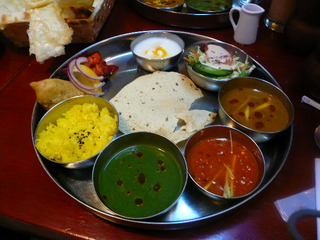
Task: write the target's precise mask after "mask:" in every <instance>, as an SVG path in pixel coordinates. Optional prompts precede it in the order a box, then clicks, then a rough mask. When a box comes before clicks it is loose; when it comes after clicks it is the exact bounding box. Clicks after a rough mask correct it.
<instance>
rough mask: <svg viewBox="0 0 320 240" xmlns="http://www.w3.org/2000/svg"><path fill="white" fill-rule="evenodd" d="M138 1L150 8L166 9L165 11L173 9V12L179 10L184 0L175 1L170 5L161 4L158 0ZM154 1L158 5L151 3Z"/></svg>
mask: <svg viewBox="0 0 320 240" xmlns="http://www.w3.org/2000/svg"><path fill="white" fill-rule="evenodd" d="M138 1H139V2H141V3H142V4H143V5H147V6H149V7H152V8H156V9H160V10H166V11H173V12H180V11H181V10H182V7H183V4H184V0H180V1H176V4H175V5H172V6H166V5H163V6H161V4H160V3H159V1H146V2H145V1H143V0H138ZM154 2H157V3H158V4H160V5H156V4H152V3H154Z"/></svg>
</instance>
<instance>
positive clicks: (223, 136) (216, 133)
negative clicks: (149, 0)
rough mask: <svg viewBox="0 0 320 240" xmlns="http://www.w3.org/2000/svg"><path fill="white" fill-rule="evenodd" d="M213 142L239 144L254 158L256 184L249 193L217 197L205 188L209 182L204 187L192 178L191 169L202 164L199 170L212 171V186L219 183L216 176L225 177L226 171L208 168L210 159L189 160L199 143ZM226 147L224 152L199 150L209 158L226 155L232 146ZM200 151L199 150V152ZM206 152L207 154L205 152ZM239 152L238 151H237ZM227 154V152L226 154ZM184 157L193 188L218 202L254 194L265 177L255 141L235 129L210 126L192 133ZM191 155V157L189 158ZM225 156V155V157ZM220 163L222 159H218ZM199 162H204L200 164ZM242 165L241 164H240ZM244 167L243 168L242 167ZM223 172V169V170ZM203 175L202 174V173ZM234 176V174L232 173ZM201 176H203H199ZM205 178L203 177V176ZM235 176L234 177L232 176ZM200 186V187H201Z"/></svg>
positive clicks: (211, 148) (259, 152) (263, 162)
mask: <svg viewBox="0 0 320 240" xmlns="http://www.w3.org/2000/svg"><path fill="white" fill-rule="evenodd" d="M213 140H219V141H226V140H231V141H232V142H233V146H235V145H236V143H237V144H240V145H242V146H244V147H245V148H246V149H247V150H249V152H250V153H251V155H252V156H253V157H254V159H255V160H256V163H257V165H256V166H257V171H258V172H257V178H256V184H255V185H254V186H253V188H252V189H251V191H249V192H248V193H246V194H243V195H239V194H235V196H233V197H230V198H226V197H224V196H223V194H221V195H219V194H217V193H213V192H211V191H209V190H207V189H209V187H206V186H207V184H211V182H210V180H209V181H208V182H207V183H205V184H206V185H204V184H203V183H200V182H199V183H198V182H197V181H196V178H197V176H196V175H194V176H193V174H192V173H193V171H192V168H193V167H194V166H195V165H196V164H199V162H200V164H202V165H203V166H202V167H200V169H201V168H202V169H207V170H208V169H211V170H213V171H212V172H211V173H212V174H213V175H212V176H211V175H210V177H212V179H211V180H212V184H214V182H217V181H219V180H218V179H217V178H216V176H218V175H220V174H221V175H222V177H223V178H225V175H226V171H222V170H221V169H213V168H212V166H214V165H212V166H210V165H211V164H212V163H211V162H210V161H211V160H212V159H211V160H210V158H208V161H206V159H205V158H204V157H201V159H197V160H195V159H193V160H191V159H192V158H193V157H194V156H195V155H193V154H191V153H190V152H194V151H195V148H197V147H198V146H199V145H198V144H199V143H201V142H205V141H209V142H212V141H213ZM227 147H229V148H228V149H226V150H222V149H221V148H220V149H219V150H218V151H217V150H216V149H215V148H213V147H210V148H208V149H210V150H201V152H202V154H203V155H206V156H209V155H215V154H217V155H219V154H220V155H226V154H227V152H226V151H229V150H230V152H231V149H232V148H233V147H232V145H231V144H230V146H229V145H227ZM234 149H235V150H234V151H235V153H237V150H236V147H234ZM199 151H200V150H199ZM206 151H208V152H206ZM238 151H239V150H238ZM241 152H242V153H239V152H238V154H243V150H242V151H241ZM228 153H229V152H228ZM184 155H185V158H186V161H187V165H188V171H189V178H190V179H191V180H192V182H193V183H194V184H195V186H196V187H197V189H199V190H200V192H201V193H203V194H204V195H206V196H208V197H210V198H212V199H214V200H218V201H230V200H234V199H240V198H244V197H246V196H248V195H250V194H252V193H254V192H255V191H256V190H257V189H258V188H259V186H260V185H261V183H262V181H263V179H264V175H265V160H264V156H263V153H262V151H261V150H260V148H259V146H258V145H257V143H256V142H255V141H253V140H252V139H251V138H250V137H249V136H248V135H246V134H244V133H243V132H241V131H240V130H237V129H235V128H231V127H228V126H223V125H212V126H209V127H205V128H203V129H201V130H199V131H197V132H196V133H194V134H193V135H192V136H191V137H190V138H189V139H188V141H187V142H186V145H185V149H184ZM191 155H192V156H193V157H191ZM226 156H227V155H226ZM229 159H231V161H232V156H231V155H230V158H228V160H229ZM220 160H221V161H222V159H220ZM201 161H204V162H202V163H201ZM224 164H226V165H228V166H229V167H230V165H232V164H230V162H226V163H224ZM236 164H241V163H240V162H239V161H237V162H236ZM242 164H243V163H242ZM243 167H245V166H243ZM207 170H206V171H207ZM223 170H225V169H223ZM202 174H204V173H202ZM234 174H236V173H234ZM201 176H203V175H201ZM204 176H205V175H204ZM234 176H236V175H234ZM198 177H199V174H198ZM233 179H234V181H240V180H238V179H237V177H235V178H233ZM200 184H201V185H202V186H201V185H200Z"/></svg>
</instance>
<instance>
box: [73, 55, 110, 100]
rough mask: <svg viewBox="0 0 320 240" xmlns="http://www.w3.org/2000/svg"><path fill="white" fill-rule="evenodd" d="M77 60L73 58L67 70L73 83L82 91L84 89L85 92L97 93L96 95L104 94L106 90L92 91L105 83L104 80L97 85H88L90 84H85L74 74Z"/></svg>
mask: <svg viewBox="0 0 320 240" xmlns="http://www.w3.org/2000/svg"><path fill="white" fill-rule="evenodd" d="M75 62H76V59H73V60H72V61H71V62H70V63H69V65H68V70H67V73H68V76H69V78H70V81H71V82H72V83H73V85H74V86H75V87H77V88H78V89H79V90H80V91H83V92H84V93H87V94H90V95H95V96H101V95H103V94H104V92H92V90H95V89H97V88H100V87H102V86H103V85H104V84H105V83H104V82H102V83H100V84H98V85H97V86H95V87H88V86H85V85H83V84H82V83H81V82H79V81H78V79H77V78H76V77H75V76H74V75H73V72H74V70H73V67H74V66H75Z"/></svg>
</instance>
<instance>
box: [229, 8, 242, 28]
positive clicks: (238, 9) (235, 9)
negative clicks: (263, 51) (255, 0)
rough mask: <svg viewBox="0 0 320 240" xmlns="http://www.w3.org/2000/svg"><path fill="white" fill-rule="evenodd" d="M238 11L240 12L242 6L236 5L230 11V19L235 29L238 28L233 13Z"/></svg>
mask: <svg viewBox="0 0 320 240" xmlns="http://www.w3.org/2000/svg"><path fill="white" fill-rule="evenodd" d="M236 11H237V12H239V13H240V12H241V8H240V7H238V6H235V7H233V8H231V10H230V12H229V19H230V22H231V25H232V27H233V30H236V27H237V24H236V23H235V22H234V19H233V13H234V12H236Z"/></svg>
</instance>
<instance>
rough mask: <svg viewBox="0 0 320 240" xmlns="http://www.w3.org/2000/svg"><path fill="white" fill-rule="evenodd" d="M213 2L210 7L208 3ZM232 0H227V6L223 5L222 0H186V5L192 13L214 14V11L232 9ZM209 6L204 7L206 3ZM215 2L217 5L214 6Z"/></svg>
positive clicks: (219, 11)
mask: <svg viewBox="0 0 320 240" xmlns="http://www.w3.org/2000/svg"><path fill="white" fill-rule="evenodd" d="M195 2H196V4H194V3H195ZM209 3H211V4H212V6H211V7H208V4H209ZM232 3H233V1H232V0H226V1H225V6H221V1H219V0H205V1H192V2H191V1H190V0H186V6H187V9H188V11H189V12H192V13H203V14H213V13H221V12H226V11H228V10H230V8H231V7H232ZM203 4H205V6H207V9H204V8H203V7H204V5H203ZM214 4H216V6H215V7H214Z"/></svg>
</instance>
